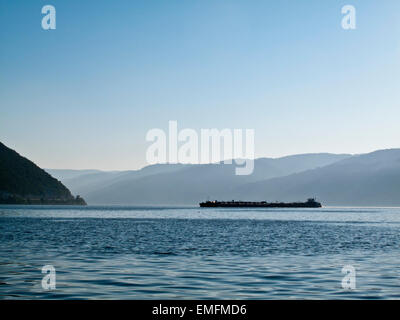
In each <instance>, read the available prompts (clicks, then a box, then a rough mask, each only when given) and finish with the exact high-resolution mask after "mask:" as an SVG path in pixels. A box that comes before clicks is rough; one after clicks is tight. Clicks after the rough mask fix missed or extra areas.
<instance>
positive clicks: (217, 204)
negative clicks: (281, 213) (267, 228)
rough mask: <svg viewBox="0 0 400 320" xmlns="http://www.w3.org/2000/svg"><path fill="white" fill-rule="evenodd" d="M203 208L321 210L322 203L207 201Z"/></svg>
mask: <svg viewBox="0 0 400 320" xmlns="http://www.w3.org/2000/svg"><path fill="white" fill-rule="evenodd" d="M200 207H202V208H321V207H322V205H321V203H320V202H317V201H316V200H315V199H313V198H310V199H308V200H307V201H306V202H289V203H285V202H267V201H260V202H250V201H235V200H232V201H217V200H215V201H206V202H201V203H200Z"/></svg>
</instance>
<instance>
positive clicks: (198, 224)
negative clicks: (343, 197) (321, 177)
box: [0, 206, 400, 299]
mask: <svg viewBox="0 0 400 320" xmlns="http://www.w3.org/2000/svg"><path fill="white" fill-rule="evenodd" d="M399 244H400V209H396V208H370V209H365V208H321V209H266V208H254V209H240V208H234V209H232V208H214V209H213V208H203V209H199V208H140V207H92V206H88V207H38V206H32V207H26V206H1V207H0V297H1V298H3V299H4V298H6V299H10V298H20V299H36V298H39V299H214V298H218V299H304V298H309V299H348V298H349V299H399V298H400V266H399V258H400V256H399V253H400V251H399ZM44 265H53V266H54V267H55V269H56V280H57V283H56V290H54V291H45V290H43V288H42V286H41V280H42V277H43V276H44V275H43V274H42V273H41V268H42V267H43V266H44ZM344 265H352V266H354V267H355V269H356V289H355V290H345V289H343V288H342V284H341V283H342V279H343V277H344V274H342V272H341V271H342V267H343V266H344Z"/></svg>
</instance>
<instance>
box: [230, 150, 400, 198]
mask: <svg viewBox="0 0 400 320" xmlns="http://www.w3.org/2000/svg"><path fill="white" fill-rule="evenodd" d="M232 194H233V195H234V196H235V197H245V198H246V199H249V200H255V199H260V198H261V199H266V200H269V201H273V200H275V199H279V200H282V201H292V200H298V199H305V198H307V197H309V196H315V197H317V198H318V199H319V200H321V201H322V202H323V204H324V205H338V206H399V205H400V149H390V150H380V151H375V152H372V153H369V154H364V155H357V156H353V157H350V158H347V159H344V160H341V161H338V162H335V163H333V164H331V165H328V166H325V167H322V168H317V169H313V170H308V171H305V172H301V173H298V174H293V175H289V176H285V177H279V178H275V179H269V180H264V181H259V182H256V183H250V184H245V185H242V186H240V187H239V188H237V189H236V190H235V191H234V192H233V193H232Z"/></svg>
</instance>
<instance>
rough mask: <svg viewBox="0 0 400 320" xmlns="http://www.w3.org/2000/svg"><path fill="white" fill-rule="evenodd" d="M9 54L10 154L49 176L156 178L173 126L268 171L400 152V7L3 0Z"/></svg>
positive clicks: (3, 90) (6, 123)
mask: <svg viewBox="0 0 400 320" xmlns="http://www.w3.org/2000/svg"><path fill="white" fill-rule="evenodd" d="M45 4H51V5H54V6H55V8H56V10H57V29H56V30H52V31H44V30H42V28H41V19H42V14H41V8H42V6H43V5H45ZM346 4H351V5H354V6H355V7H356V9H357V29H356V30H343V29H342V28H341V19H342V14H341V8H342V6H343V5H346ZM0 41H1V44H0V141H2V142H3V143H5V144H6V145H8V146H9V147H11V148H13V149H16V150H17V151H18V152H19V153H21V154H23V155H25V156H27V157H28V158H30V159H31V160H33V161H34V162H35V163H37V164H38V165H39V166H41V167H45V168H73V169H80V168H82V169H83V168H94V169H105V170H121V169H136V168H139V167H142V166H144V165H145V164H146V160H145V152H146V148H147V147H148V146H149V143H148V142H146V141H145V135H146V132H147V131H148V130H149V129H152V128H163V129H167V126H168V121H169V120H178V125H179V128H180V129H183V128H187V127H189V128H194V129H200V128H219V129H223V128H232V129H233V128H243V129H245V128H250V129H255V136H256V149H255V150H256V156H257V157H263V156H266V157H278V156H283V155H288V154H295V153H307V152H335V153H363V152H369V151H373V150H375V149H383V148H391V147H399V145H400V125H399V123H400V81H399V80H400V1H398V0H381V1H378V0H362V1H361V0H346V1H338V0H307V1H299V0H291V1H288V0H280V1H267V0H262V1H256V0H240V1H239V0H232V1H224V0H214V1H209V0H196V1H194V0H187V1H186V0H185V1H182V0H167V1H166V0H163V1H161V0H160V1H154V0H146V1H144V0H143V1H78V0H68V1H66V0H62V1H61V0H46V1H37V0H26V1H22V0H18V1H11V0H7V1H5V0H0Z"/></svg>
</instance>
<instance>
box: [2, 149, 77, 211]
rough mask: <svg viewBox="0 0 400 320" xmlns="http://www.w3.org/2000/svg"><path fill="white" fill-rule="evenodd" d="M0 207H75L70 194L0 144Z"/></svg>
mask: <svg viewBox="0 0 400 320" xmlns="http://www.w3.org/2000/svg"><path fill="white" fill-rule="evenodd" d="M0 204H62V205H64V204H76V205H83V204H85V201H84V200H83V199H82V198H81V197H76V198H75V197H73V196H72V194H71V192H70V191H69V190H68V189H67V188H66V187H65V186H64V185H63V184H62V183H61V182H60V181H58V180H57V179H55V178H53V177H52V176H51V175H50V174H48V173H47V172H46V171H44V170H43V169H40V168H39V167H38V166H36V165H35V164H34V163H33V162H32V161H30V160H28V159H26V158H24V157H22V156H20V155H19V154H18V153H17V152H15V151H14V150H12V149H10V148H8V147H6V146H5V145H4V144H2V143H1V142H0Z"/></svg>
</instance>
